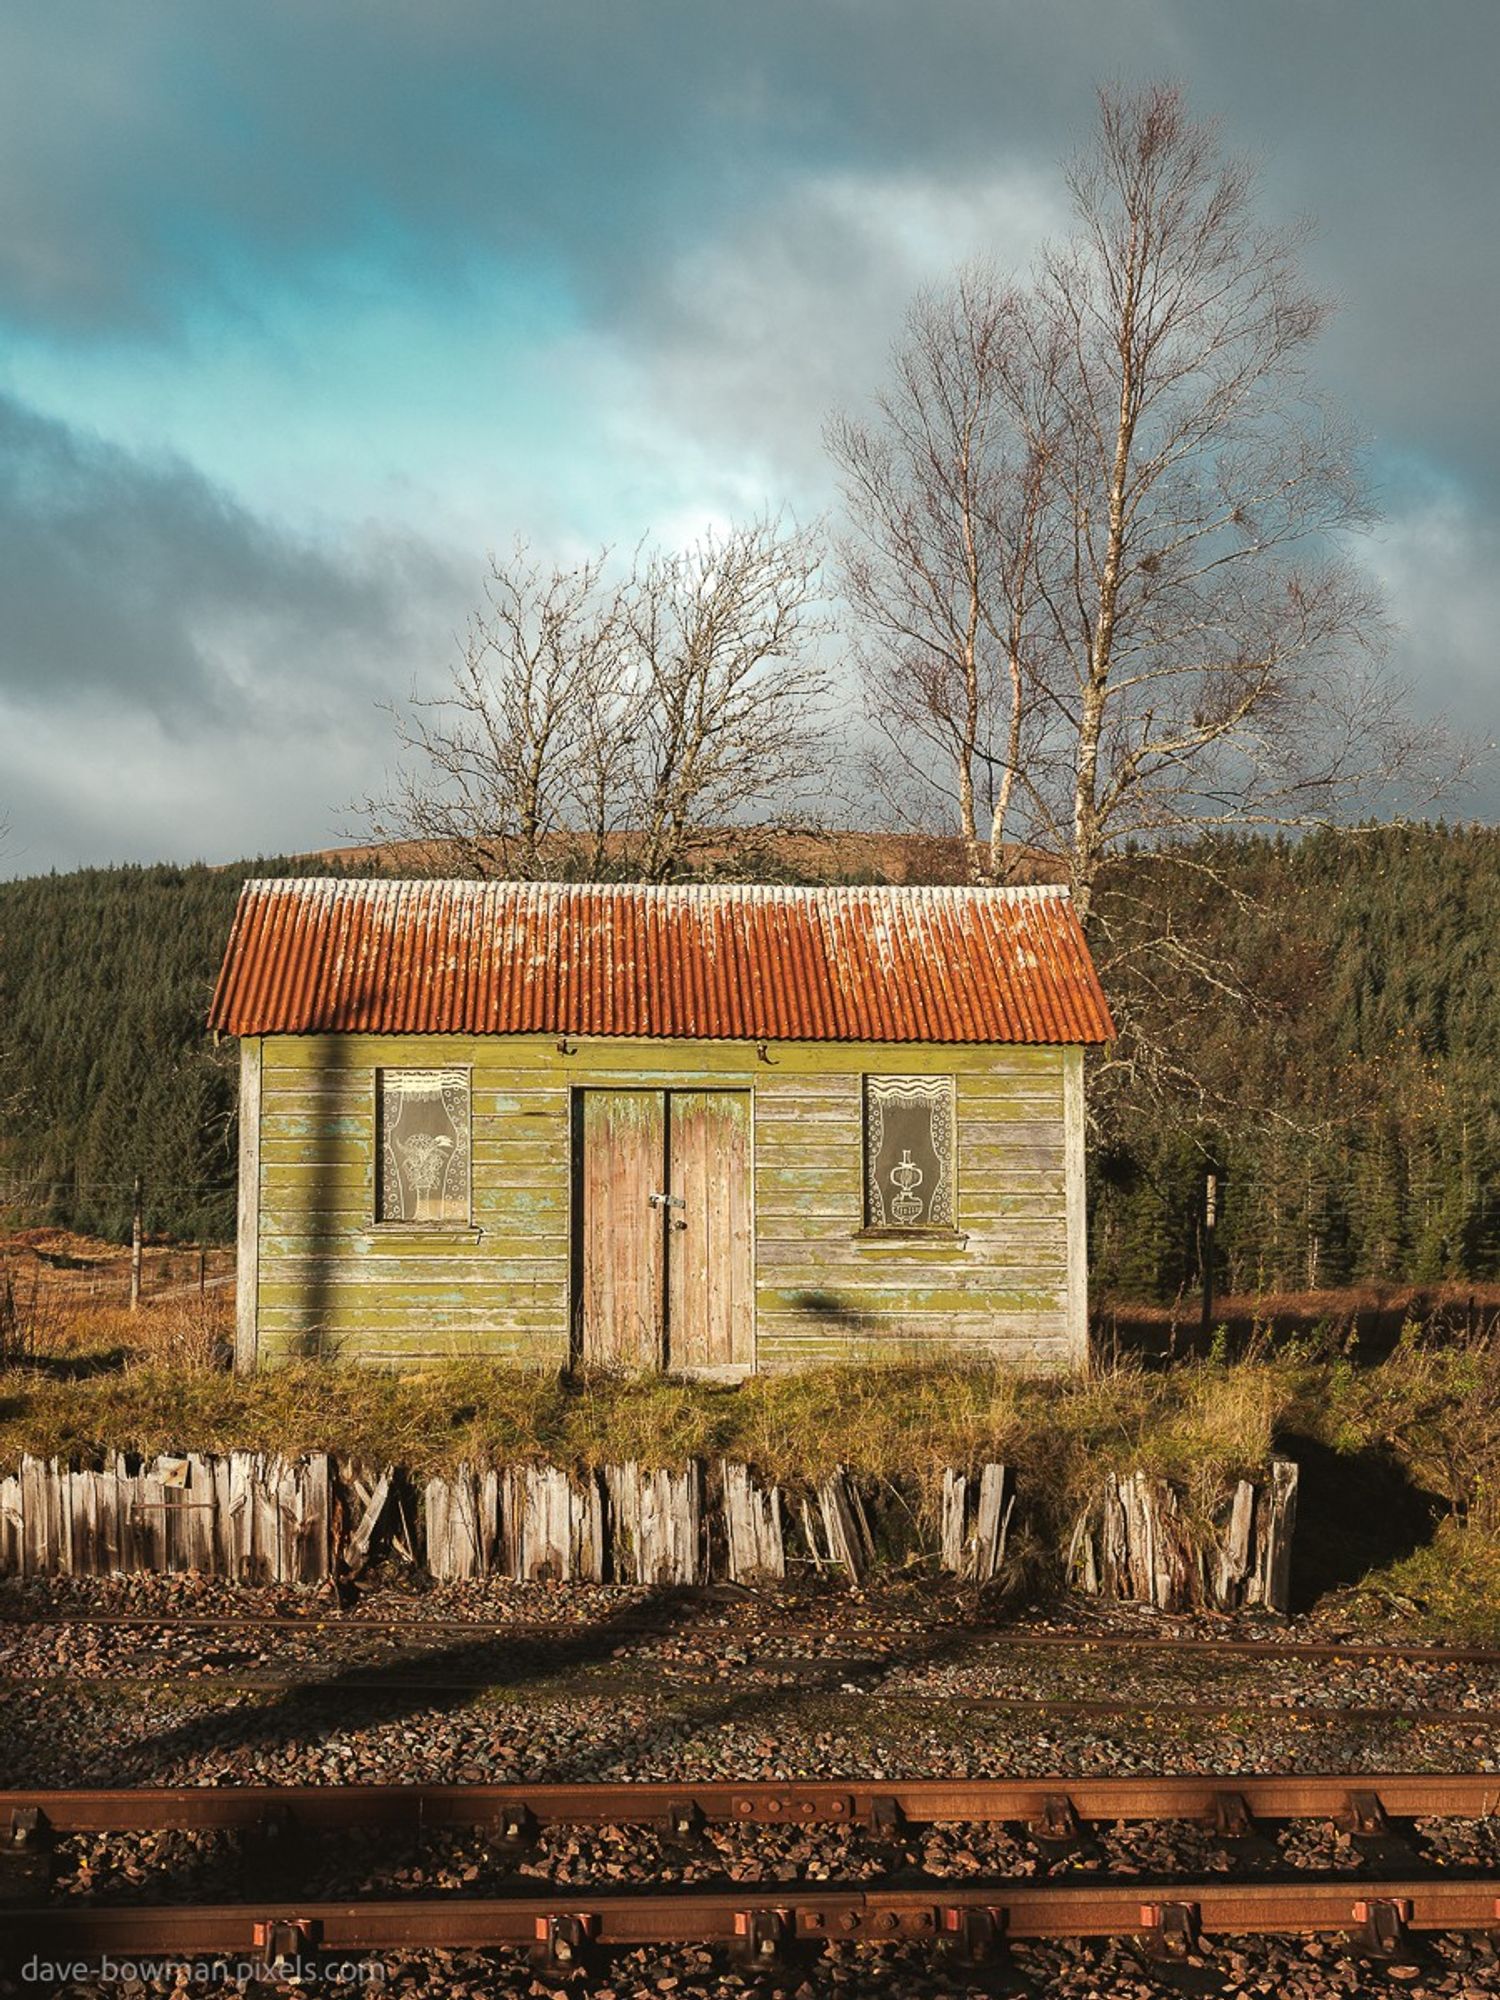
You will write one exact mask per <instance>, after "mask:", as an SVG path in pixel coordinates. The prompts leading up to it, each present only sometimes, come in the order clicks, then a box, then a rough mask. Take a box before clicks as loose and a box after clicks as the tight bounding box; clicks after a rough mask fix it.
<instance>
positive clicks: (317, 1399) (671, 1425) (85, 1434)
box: [0, 1311, 1285, 1519]
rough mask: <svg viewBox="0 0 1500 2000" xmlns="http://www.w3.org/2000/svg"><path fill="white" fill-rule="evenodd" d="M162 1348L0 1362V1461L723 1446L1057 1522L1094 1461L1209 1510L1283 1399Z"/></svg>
mask: <svg viewBox="0 0 1500 2000" xmlns="http://www.w3.org/2000/svg"><path fill="white" fill-rule="evenodd" d="M158 1324H159V1339H158V1351H157V1352H156V1353H154V1354H153V1355H152V1356H151V1358H147V1359H140V1358H128V1359H127V1360H126V1362H125V1364H124V1365H123V1366H120V1367H111V1368H108V1369H105V1370H104V1371H102V1372H99V1373H95V1374H85V1375H81V1376H79V1377H77V1378H74V1379H69V1378H67V1377H64V1376H60V1375H57V1374H49V1373H45V1372H41V1371H36V1370H30V1369H27V1370H23V1371H17V1372H13V1373H11V1374H10V1375H9V1376H8V1377H7V1378H5V1380H4V1383H3V1393H0V1463H4V1462H10V1461H13V1460H14V1459H15V1458H16V1457H17V1455H18V1454H19V1453H21V1452H23V1451H29V1452H33V1453H37V1454H40V1455H43V1456H49V1457H50V1456H53V1455H76V1456H78V1457H80V1458H93V1457H96V1456H97V1455H98V1454H100V1453H101V1452H103V1451H105V1450H107V1449H110V1448H115V1449H124V1450H132V1451H142V1452H155V1451H164V1450H172V1451H183V1450H200V1451H222V1450H225V1449H228V1448H230V1447H235V1446H238V1447H243V1448H249V1449H255V1450H281V1451H288V1450H291V1451H302V1450H326V1451H332V1452H336V1453H338V1454H340V1455H342V1456H345V1457H350V1458H357V1459H362V1460H365V1461H367V1462H373V1463H382V1464H397V1465H401V1466H404V1467H406V1468H407V1469H408V1470H410V1471H412V1472H414V1473H416V1474H419V1475H420V1474H423V1473H427V1472H432V1471H440V1470H445V1469H451V1468H452V1467H453V1466H455V1465H457V1464H460V1463H469V1464H507V1463H516V1462H520V1461H525V1460H546V1461H550V1462H552V1463H556V1464H562V1465H570V1466H579V1467H583V1466H592V1465H598V1464H602V1463H608V1462H618V1461H622V1460H626V1459H636V1460H639V1461H641V1462H644V1463H648V1464H653V1465H681V1464H682V1463H684V1462H685V1461H686V1460H688V1459H690V1458H712V1457H716V1456H720V1455H723V1456H728V1457H733V1458H740V1459H744V1460H746V1461H748V1462H749V1463H751V1464H753V1465H755V1466H756V1467H758V1468H759V1469H760V1470H761V1471H762V1473H764V1474H765V1475H766V1476H768V1477H771V1478H775V1479H778V1480H781V1481H783V1482H785V1483H787V1484H790V1485H792V1486H798V1485H803V1484H806V1483H808V1482H811V1481H815V1480H817V1479H818V1478H819V1477H821V1476H823V1475H824V1474H826V1473H827V1472H829V1471H830V1470H831V1469H832V1468H833V1467H834V1466H835V1465H838V1464H846V1465H849V1466H852V1467H855V1468H857V1469H858V1471H859V1472H860V1473H861V1474H862V1475H863V1476H865V1477H867V1478H869V1479H871V1480H873V1481H878V1482H885V1483H888V1484H890V1485H892V1486H895V1487H899V1488H901V1489H902V1490H903V1491H905V1492H907V1493H908V1494H910V1495H911V1497H912V1500H913V1503H914V1505H915V1506H916V1507H917V1508H918V1509H919V1510H920V1511H921V1512H923V1513H929V1512H930V1511H931V1510H932V1508H933V1507H934V1505H935V1497H936V1493H937V1491H938V1488H939V1485H940V1481H941V1474H942V1471H943V1469H944V1468H945V1467H948V1466H974V1465H978V1464H980V1463H983V1462H984V1461H986V1460H990V1459H996V1460H1001V1461H1004V1462H1005V1463H1007V1464H1010V1465H1012V1466H1013V1467H1015V1468H1016V1470H1017V1472H1018V1474H1019V1476H1020V1477H1021V1478H1022V1480H1023V1481H1024V1482H1025V1484H1026V1486H1027V1488H1028V1490H1029V1491H1030V1492H1032V1493H1033V1494H1035V1495H1043V1494H1045V1495H1047V1496H1048V1497H1049V1505H1048V1512H1049V1513H1050V1514H1053V1515H1055V1516H1056V1517H1057V1518H1058V1519H1061V1517H1062V1516H1063V1514H1065V1513H1066V1512H1067V1510H1069V1509H1072V1508H1076V1507H1077V1506H1078V1505H1079V1504H1081V1502H1082V1501H1083V1500H1084V1499H1085V1498H1086V1497H1087V1495H1088V1494H1089V1493H1090V1492H1092V1491H1093V1490H1094V1489H1095V1488H1096V1487H1097V1485H1098V1481H1099V1479H1100V1477H1101V1475H1102V1472H1103V1471H1104V1470H1105V1469H1106V1468H1110V1467H1114V1468H1120V1469H1123V1468H1125V1467H1127V1466H1132V1465H1141V1466H1145V1467H1147V1468H1148V1469H1152V1470H1158V1471H1161V1472H1164V1473H1167V1474H1170V1475H1171V1476H1172V1477H1174V1478H1176V1479H1179V1480H1180V1481H1182V1482H1183V1484H1184V1485H1185V1486H1186V1488H1187V1489H1188V1491H1189V1494H1190V1496H1191V1497H1192V1499H1193V1500H1194V1501H1195V1502H1196V1503H1197V1504H1198V1506H1200V1507H1201V1509H1202V1510H1203V1512H1204V1513H1205V1514H1206V1513H1208V1512H1209V1511H1211V1510H1212V1508H1213V1507H1214V1506H1215V1505H1216V1504H1217V1502H1218V1500H1219V1499H1220V1498H1221V1497H1222V1495H1223V1492H1224V1490H1225V1486H1226V1483H1227V1482H1228V1481H1229V1480H1231V1479H1232V1478H1233V1477H1235V1476H1236V1475H1237V1474H1238V1473H1240V1472H1241V1471H1245V1470H1249V1469H1252V1468H1254V1467H1256V1466H1259V1465H1263V1464H1264V1462H1265V1459H1266V1456H1267V1454H1268V1452H1269V1450H1270V1448H1271V1444H1272V1439H1273V1435H1274V1431H1275V1427H1276V1423H1277V1420H1278V1416H1279V1414H1280V1412H1281V1410H1282V1408H1283V1404H1284V1400H1285V1399H1284V1396H1283V1395H1282V1393H1281V1390H1280V1387H1279V1385H1278V1378H1277V1377H1276V1375H1275V1374H1274V1372H1273V1371H1271V1370H1269V1369H1265V1368H1259V1367H1257V1368H1254V1369H1245V1368H1234V1369H1229V1370H1225V1369H1220V1368H1210V1367H1208V1366H1207V1365H1203V1366H1198V1365H1189V1366H1184V1367H1183V1368H1181V1369H1179V1370H1176V1371H1173V1372H1172V1373H1170V1374H1165V1375H1162V1374H1149V1373H1147V1372H1145V1371H1144V1370H1141V1369H1137V1368H1118V1369H1114V1370H1111V1371H1110V1372H1109V1373H1107V1374H1103V1375H1099V1376H1096V1377H1094V1378H1092V1379H1089V1380H1085V1381H1079V1382H1069V1381H1056V1380H1052V1381H1022V1380H1019V1379H1017V1378H1016V1377H1015V1376H1013V1375H1010V1374H1008V1373H1002V1372H1000V1371H998V1370H996V1369H993V1368H989V1367H932V1366H924V1367H901V1366H890V1367H883V1366H878V1365H877V1366H859V1367H845V1368H825V1369H817V1370H809V1371H807V1372H805V1373H800V1374H796V1375H784V1376H763V1377H759V1378H756V1379H753V1380H751V1381H748V1382H746V1383H743V1384H741V1385H739V1386H738V1387H721V1386H716V1385H713V1384H704V1383H687V1382H675V1381H672V1380H668V1379H662V1378H653V1377H640V1376H585V1377H582V1378H578V1379H573V1380H565V1379H564V1378H562V1377H560V1376H559V1375H558V1373H557V1372H556V1371H555V1370H542V1369H516V1368H496V1367H495V1366H494V1365H493V1364H491V1363H487V1362H484V1361H479V1360H469V1361H462V1360H455V1361H452V1362H448V1363H445V1364H443V1365H442V1366H440V1367H434V1368H431V1369H427V1370H424V1371H421V1372H420V1373H413V1374H407V1375H401V1376H397V1375H390V1374H384V1373H380V1372H376V1371H374V1370H371V1369H366V1368H360V1367H357V1366H351V1365H340V1364H337V1363H327V1362H321V1363H319V1362H299V1363H295V1364H292V1365H290V1366H287V1367H284V1368H279V1369H275V1370H271V1371H267V1372H266V1373H264V1374H261V1375H259V1376H256V1377H252V1378H249V1379H247V1380H241V1379H238V1378H236V1377H234V1376H232V1375H230V1374H228V1373H226V1372H225V1371H224V1370H223V1369H222V1368H221V1367H215V1366H211V1365H209V1362H210V1360H211V1357H212V1354H213V1350H214V1347H215V1344H216V1343H217V1341H219V1340H220V1339H221V1338H222V1334H223V1329H222V1328H221V1327H220V1326H219V1324H218V1323H217V1320H216V1318H215V1317H214V1316H212V1315H210V1316H207V1317H199V1316H195V1315H193V1314H191V1313H189V1312H187V1311H181V1312H179V1313H177V1314H176V1315H174V1318H173V1320H172V1321H171V1322H170V1323H169V1322H167V1321H166V1320H162V1321H161V1322H159V1323H158Z"/></svg>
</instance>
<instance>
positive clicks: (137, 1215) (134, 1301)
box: [130, 1174, 141, 1312]
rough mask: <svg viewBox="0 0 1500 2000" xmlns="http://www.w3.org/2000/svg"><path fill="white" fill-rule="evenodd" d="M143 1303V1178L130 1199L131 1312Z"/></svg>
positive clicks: (133, 1187) (137, 1178)
mask: <svg viewBox="0 0 1500 2000" xmlns="http://www.w3.org/2000/svg"><path fill="white" fill-rule="evenodd" d="M140 1303H141V1177H140V1175H139V1174H137V1175H136V1177H135V1182H134V1185H133V1186H132V1189H131V1197H130V1310H131V1311H132V1312H135V1311H136V1310H137V1309H138V1307H139V1306H140Z"/></svg>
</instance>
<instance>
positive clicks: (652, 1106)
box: [573, 1090, 755, 1369]
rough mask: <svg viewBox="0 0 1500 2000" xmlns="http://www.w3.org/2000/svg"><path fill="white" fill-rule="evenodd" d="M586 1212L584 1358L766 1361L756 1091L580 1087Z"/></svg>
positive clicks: (581, 1202)
mask: <svg viewBox="0 0 1500 2000" xmlns="http://www.w3.org/2000/svg"><path fill="white" fill-rule="evenodd" d="M574 1220H575V1234H574V1259H573V1311H574V1341H575V1349H576V1354H577V1358H578V1359H579V1360H580V1361H581V1362H582V1363H583V1364H584V1366H586V1367H601V1368H603V1367H616V1368H671V1369H744V1368H749V1367H750V1366H751V1365H752V1364H753V1361H754V1353H755V1345H754V1310H755V1307H754V1297H753V1291H752V1283H753V1270H754V1260H753V1252H752V1246H751V1182H750V1093H749V1092H748V1091H745V1090H583V1091H580V1092H579V1093H578V1094H577V1097H576V1099H575V1111H574Z"/></svg>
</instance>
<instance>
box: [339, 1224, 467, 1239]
mask: <svg viewBox="0 0 1500 2000" xmlns="http://www.w3.org/2000/svg"><path fill="white" fill-rule="evenodd" d="M366 1233H367V1234H368V1235H370V1236H429V1237H441V1238H442V1239H443V1240H444V1241H445V1242H449V1243H477V1242H478V1241H479V1239H480V1237H481V1236H483V1234H484V1231H483V1230H482V1229H480V1228H479V1227H478V1226H477V1224H474V1223H463V1222H372V1223H370V1224H369V1226H368V1229H367V1232H366Z"/></svg>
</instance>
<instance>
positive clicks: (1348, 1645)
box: [0, 1610, 1500, 1667]
mask: <svg viewBox="0 0 1500 2000" xmlns="http://www.w3.org/2000/svg"><path fill="white" fill-rule="evenodd" d="M90 1627H98V1628H100V1629H102V1630H114V1629H118V1630H130V1631H162V1632H168V1633H171V1632H194V1631H196V1632H214V1633H217V1634H219V1635H221V1636H223V1635H226V1634H230V1633H234V1632H238V1631H246V1632H250V1631H265V1632H296V1633H300V1634H301V1635H303V1636H304V1637H321V1636H327V1635H330V1634H334V1633H337V1634H339V1635H347V1634H350V1633H369V1634H370V1635H372V1636H379V1635H381V1634H385V1633H391V1632H411V1631H420V1632H426V1633H431V1634H432V1635H433V1636H434V1637H443V1638H448V1637H453V1636H456V1635H457V1636H464V1637H469V1638H473V1639H476V1640H477V1639H481V1638H489V1639H494V1640H502V1639H514V1640H518V1641H524V1642H526V1643H528V1644H530V1643H537V1642H541V1641H545V1640H557V1639H574V1640H581V1639H584V1638H587V1637H589V1636H590V1635H591V1634H592V1635H597V1634H598V1633H599V1632H600V1631H601V1630H606V1629H607V1635H608V1637H609V1639H610V1641H611V1643H624V1642H625V1641H628V1640H632V1639H663V1638H670V1637H681V1636H682V1635H683V1631H684V1628H683V1627H682V1626H681V1625H680V1624H679V1623H678V1622H676V1621H675V1620H672V1619H670V1618H659V1619H650V1620H642V1621H640V1622H627V1621H624V1620H615V1619H610V1620H608V1622H607V1627H606V1626H605V1624H604V1623H603V1622H602V1621H589V1620H583V1619H567V1620H563V1619H503V1618H499V1619H483V1618H433V1617H429V1616H427V1615H425V1614H424V1613H422V1612H420V1611H414V1612H412V1613H411V1614H410V1615H409V1616H408V1615H402V1616H398V1617H385V1616H381V1617H370V1616H366V1615H364V1614H362V1613H350V1614H343V1613H340V1612H337V1611H331V1610H319V1611H308V1612H297V1613H261V1612H249V1613H236V1612H223V1613H218V1614H215V1615H200V1614H198V1613H187V1614H182V1615H178V1614H176V1613H149V1612H48V1613H47V1614H45V1615H42V1616H31V1615H29V1614H28V1615H26V1616H16V1615H15V1614H5V1615H0V1638H3V1635H4V1634H5V1633H7V1632H27V1631H38V1630H43V1629H52V1628H60V1629H65V1630H71V1629H75V1628H83V1629H86V1628H90ZM840 1629H841V1631H842V1632H843V1633H844V1634H845V1636H847V1637H850V1638H856V1639H857V1638H864V1639H870V1638H880V1637H883V1636H885V1628H884V1627H882V1626H881V1625H879V1624H870V1625H843V1626H842V1627H841V1628H840ZM931 1632H932V1635H933V1636H938V1635H940V1636H942V1637H943V1638H953V1639H960V1638H963V1639H970V1640H976V1641H981V1642H983V1643H984V1644H985V1645H988V1646H991V1647H994V1648H996V1649H999V1648H1004V1649H1006V1650H1015V1651H1017V1652H1022V1653H1025V1652H1055V1651H1059V1650H1063V1651H1067V1652H1069V1653H1074V1654H1078V1655H1081V1656H1084V1657H1087V1656H1088V1655H1090V1654H1094V1653H1098V1654H1103V1655H1127V1654H1153V1653H1170V1654H1172V1655H1174V1656H1177V1657H1181V1656H1184V1655H1191V1656H1194V1657H1208V1658H1214V1659H1256V1660H1288V1661H1291V1660H1308V1661H1317V1660H1349V1661H1356V1662H1374V1663H1390V1664H1398V1663H1405V1662H1408V1661H1409V1662H1412V1663H1413V1664H1419V1665H1433V1666H1445V1665H1451V1666H1483V1667H1500V1647H1493V1646H1445V1645H1425V1644H1404V1643H1394V1644H1388V1643H1381V1642H1378V1641H1370V1640H1341V1639H1279V1638H1268V1639H1245V1638H1227V1637H1226V1638H1207V1637H1204V1636H1202V1635H1200V1634H1192V1633H1185V1634H1177V1633H1160V1634H1158V1633H1134V1632H1128V1633H1127V1632H1089V1631H1057V1630H1052V1631H1045V1632H1032V1631H1014V1630H1009V1629H1007V1628H1005V1627H1004V1626H995V1625H980V1624H973V1625H969V1624H956V1623H955V1624H942V1625H935V1626H933V1627H932V1628H931ZM710 1636H711V1635H710ZM918 1659H919V1656H918V1655H916V1654H910V1655H903V1654H901V1653H900V1652H899V1651H898V1652H892V1653H890V1654H887V1655H884V1656H883V1663H891V1664H915V1663H917V1662H918Z"/></svg>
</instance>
